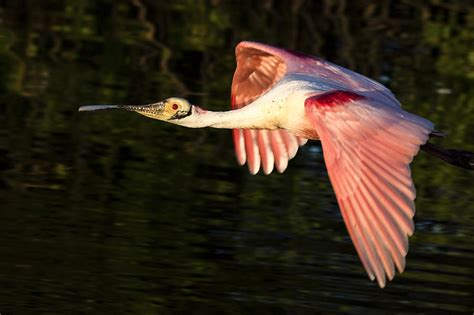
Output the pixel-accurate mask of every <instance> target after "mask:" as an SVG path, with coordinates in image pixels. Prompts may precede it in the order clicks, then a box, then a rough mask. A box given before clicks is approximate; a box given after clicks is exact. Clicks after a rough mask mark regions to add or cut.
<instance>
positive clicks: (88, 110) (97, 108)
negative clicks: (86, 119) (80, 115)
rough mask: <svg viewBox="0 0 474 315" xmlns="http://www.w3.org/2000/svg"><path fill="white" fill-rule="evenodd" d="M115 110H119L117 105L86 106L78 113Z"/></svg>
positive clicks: (80, 108)
mask: <svg viewBox="0 0 474 315" xmlns="http://www.w3.org/2000/svg"><path fill="white" fill-rule="evenodd" d="M113 108H119V106H117V105H85V106H81V107H79V109H78V111H79V112H90V111H94V110H101V109H113Z"/></svg>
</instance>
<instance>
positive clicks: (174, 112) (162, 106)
mask: <svg viewBox="0 0 474 315" xmlns="http://www.w3.org/2000/svg"><path fill="white" fill-rule="evenodd" d="M102 109H122V110H127V111H132V112H137V113H139V114H142V115H144V116H147V117H150V118H153V119H158V120H163V121H166V122H169V123H174V124H180V121H181V119H183V118H185V117H188V116H190V115H191V114H192V113H193V105H191V103H189V102H188V101H187V100H185V99H184V98H179V97H170V98H168V99H166V100H164V101H161V102H157V103H152V104H146V105H88V106H82V107H81V108H79V111H94V110H102Z"/></svg>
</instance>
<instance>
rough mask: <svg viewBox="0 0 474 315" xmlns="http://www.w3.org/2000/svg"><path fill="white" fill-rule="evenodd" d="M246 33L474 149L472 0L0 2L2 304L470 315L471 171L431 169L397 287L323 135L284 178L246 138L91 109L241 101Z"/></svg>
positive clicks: (423, 166)
mask: <svg viewBox="0 0 474 315" xmlns="http://www.w3.org/2000/svg"><path fill="white" fill-rule="evenodd" d="M241 40H257V41H262V42H266V43H270V44H275V45H280V46H284V47H288V48H293V49H298V50H301V51H305V52H308V53H311V54H314V55H318V56H320V57H323V58H326V59H329V60H331V61H333V62H335V63H338V64H341V65H343V66H346V67H349V68H351V69H354V70H356V71H359V72H361V73H363V74H365V75H367V76H369V77H372V78H375V79H378V80H380V81H382V82H383V83H384V84H387V85H388V86H389V87H390V88H391V89H392V90H393V91H394V93H395V94H396V95H397V96H398V97H399V99H400V100H401V102H402V103H403V104H404V107H406V108H407V109H408V110H410V111H413V112H415V113H417V114H419V115H421V116H424V117H426V118H428V119H430V120H431V121H433V122H435V123H436V126H437V128H438V129H439V130H442V131H445V132H447V133H448V137H446V139H442V140H438V141H439V142H440V143H442V144H443V145H445V146H447V147H454V148H463V149H466V150H471V151H474V143H473V139H474V134H473V132H472V131H473V130H474V129H473V128H474V125H473V121H474V119H473V118H474V89H473V88H472V86H473V83H474V6H473V5H472V4H470V3H469V2H461V1H447V0H446V1H444V0H429V1H421V0H420V1H408V0H400V1H388V0H382V1H377V2H374V1H368V0H367V1H364V0H360V1H344V0H325V1H304V0H296V1H291V0H284V1H272V0H265V1H248V0H245V1H221V0H210V1H203V0H200V1H189V0H180V1H168V2H166V1H145V0H142V1H141V0H130V1H120V2H116V1H112V0H99V1H91V0H83V1H59V0H44V1H27V0H21V1H18V0H15V1H13V0H4V1H0V79H1V81H0V204H1V210H2V211H1V214H0V222H2V223H0V238H1V239H2V240H3V245H0V254H1V256H2V257H4V259H3V262H1V263H0V270H1V271H0V276H1V278H0V285H1V286H2V287H4V288H11V289H10V290H8V292H7V293H5V294H4V296H3V297H2V298H0V305H4V304H5V305H8V304H10V305H11V304H12V303H15V304H16V305H15V306H16V307H14V306H11V310H12V312H13V310H15V311H17V312H20V313H25V312H31V311H32V310H33V309H35V310H39V311H44V310H48V309H49V310H51V308H50V307H51V306H52V305H54V307H53V309H54V311H55V312H59V311H70V310H74V311H76V312H77V311H79V312H80V311H83V312H91V311H95V312H102V313H103V312H104V311H107V312H110V311H114V310H115V311H117V312H127V311H129V312H132V313H146V312H152V311H161V312H165V311H168V312H169V311H170V310H175V311H182V312H185V311H189V310H191V309H193V310H194V311H195V313H209V311H210V310H213V311H216V310H217V311H219V310H220V312H221V313H223V312H225V313H236V314H241V313H247V312H251V313H254V312H255V310H256V309H258V310H260V311H262V312H267V313H274V312H278V311H280V312H281V311H282V310H284V311H286V312H291V313H293V312H298V311H308V310H319V311H328V312H335V311H346V312H347V311H353V312H362V311H365V309H363V308H365V307H368V308H371V309H372V311H377V310H381V309H384V310H386V309H387V305H389V306H390V308H391V309H392V310H394V311H403V310H406V306H407V305H409V306H410V307H411V309H410V310H411V311H420V312H429V311H434V310H436V311H439V310H443V311H445V312H455V311H469V312H470V311H472V300H473V299H472V295H471V294H470V293H469V292H472V291H470V289H472V286H473V283H472V277H471V275H472V271H473V269H472V264H470V262H472V258H473V254H472V253H473V247H472V246H473V245H472V241H471V240H472V237H473V236H474V235H473V229H472V226H473V225H474V216H473V211H472V210H474V209H473V206H472V205H473V204H474V194H473V193H472V174H469V173H467V172H465V171H463V170H460V169H455V168H453V167H450V166H448V165H446V164H443V163H442V162H439V161H437V160H435V159H434V158H431V157H428V156H426V155H424V154H420V156H419V157H417V158H416V159H415V162H414V165H413V176H414V180H415V184H416V186H417V189H418V199H417V208H418V214H417V217H416V222H417V232H416V234H415V237H414V238H412V241H413V242H412V244H413V246H412V249H413V250H412V251H413V252H415V253H418V254H409V256H408V264H407V265H408V270H407V273H406V274H405V275H404V276H402V277H399V278H397V280H396V283H392V284H391V285H390V286H389V287H388V289H386V290H385V291H384V293H383V294H382V293H380V292H379V291H377V290H374V287H373V286H371V284H370V283H369V281H368V280H367V279H366V278H365V274H364V271H363V270H362V268H361V267H360V264H359V262H358V259H357V257H356V256H355V252H354V250H353V248H352V245H351V243H350V241H349V239H348V237H347V235H346V232H345V228H344V226H343V224H342V223H341V219H340V217H339V213H338V210H337V205H336V202H335V200H334V197H333V193H332V190H331V186H330V184H329V181H328V179H327V176H326V172H325V169H324V165H323V161H322V156H321V154H320V151H319V146H318V144H317V143H311V144H309V145H307V146H306V147H305V149H303V150H302V152H301V153H300V154H299V156H298V157H297V158H296V159H295V160H293V161H292V162H290V167H289V169H288V171H287V172H286V173H285V174H283V175H272V176H268V177H266V176H265V177H264V176H257V177H252V176H249V175H247V173H246V170H245V169H243V168H240V167H238V166H237V165H236V163H235V162H234V158H233V153H232V144H231V140H230V139H231V138H230V134H229V132H225V131H218V130H188V129H184V128H177V127H175V126H170V125H165V124H160V123H157V122H156V121H152V120H148V119H144V118H143V117H139V116H138V115H131V114H128V113H101V114H100V115H99V114H97V115H95V114H90V115H88V114H86V115H80V116H79V115H78V114H77V108H78V107H79V106H80V105H83V104H85V103H146V102H150V101H155V100H159V99H163V98H165V97H169V96H172V95H177V96H184V97H188V98H190V99H191V100H192V101H193V102H195V103H197V104H202V106H204V107H206V108H210V109H227V108H228V107H229V101H228V100H229V90H230V84H231V79H232V72H233V70H234V67H235V61H234V52H233V51H234V46H235V45H236V43H238V42H239V41H241ZM325 253H328V254H325ZM336 253H340V254H339V256H338V254H336ZM434 260H435V261H437V262H439V263H438V264H436V265H434V264H432V263H431V262H432V261H434ZM410 266H414V267H410ZM440 266H441V269H442V270H443V272H441V273H440ZM469 279H471V280H469ZM420 286H423V290H420V289H419V288H420ZM421 291H422V292H421ZM12 301H14V302H12ZM366 301H371V305H370V307H369V306H364V307H363V306H362V305H364V304H365V302H366ZM440 301H442V302H440ZM438 302H439V304H438ZM8 310H9V309H8V307H5V308H3V307H2V308H0V311H1V312H2V313H3V312H5V313H7V311H8Z"/></svg>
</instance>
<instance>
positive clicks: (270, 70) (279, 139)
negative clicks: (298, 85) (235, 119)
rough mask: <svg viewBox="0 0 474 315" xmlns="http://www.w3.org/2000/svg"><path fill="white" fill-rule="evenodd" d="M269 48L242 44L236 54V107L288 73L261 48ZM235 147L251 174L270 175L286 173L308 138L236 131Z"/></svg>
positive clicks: (284, 133)
mask: <svg viewBox="0 0 474 315" xmlns="http://www.w3.org/2000/svg"><path fill="white" fill-rule="evenodd" d="M259 45H260V46H262V47H267V46H266V45H261V44H253V43H248V42H242V43H240V44H239V45H237V47H236V50H235V54H236V58H237V69H236V70H235V73H234V78H233V81H232V108H233V109H237V108H241V107H243V106H245V105H247V104H249V103H251V102H252V101H254V100H255V99H256V98H258V97H259V96H261V95H263V94H264V93H265V92H267V91H268V90H269V89H270V88H271V87H273V86H274V85H275V84H276V83H277V82H278V81H279V80H281V79H282V78H283V76H284V75H285V74H286V70H287V66H286V63H285V61H284V60H283V58H281V57H280V56H278V55H277V54H273V53H270V52H268V51H265V50H262V49H260V48H261V47H260V46H259ZM233 138H234V147H235V153H236V156H237V161H238V162H239V164H240V165H243V164H245V163H246V162H247V164H248V168H249V171H250V173H252V174H256V173H257V172H258V170H259V169H260V166H262V168H263V172H264V173H265V174H270V173H271V172H272V171H273V167H274V165H275V167H276V169H277V171H278V172H280V173H282V172H283V171H284V170H285V169H286V167H287V166H288V160H290V159H292V158H293V157H294V156H295V155H296V152H297V151H298V147H299V146H301V145H304V144H305V143H306V141H307V139H303V138H299V137H296V136H295V135H293V134H291V133H289V132H288V131H286V130H283V129H281V130H250V129H234V130H233Z"/></svg>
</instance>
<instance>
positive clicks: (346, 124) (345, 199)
mask: <svg viewBox="0 0 474 315" xmlns="http://www.w3.org/2000/svg"><path fill="white" fill-rule="evenodd" d="M305 110H306V113H307V115H308V117H309V119H310V120H311V122H312V124H313V126H314V128H315V129H316V132H317V133H318V135H319V136H320V138H321V143H322V147H323V152H324V159H325V163H326V166H327V169H328V173H329V178H330V179H331V183H332V186H333V188H334V191H335V193H336V197H337V200H338V203H339V207H340V209H341V212H342V216H343V218H344V222H345V224H346V227H347V230H348V231H349V235H350V237H351V239H352V242H353V243H354V246H355V248H356V250H357V253H358V254H359V257H360V259H361V261H362V264H363V265H364V268H365V270H366V271H367V273H368V275H369V278H370V279H371V280H374V279H377V282H378V284H379V286H380V287H384V286H385V283H386V278H387V279H388V280H391V279H392V278H393V277H394V275H395V266H396V268H397V269H398V270H399V272H402V271H403V269H404V267H405V256H406V254H407V251H408V236H410V235H412V234H413V230H414V225H413V216H414V213H415V205H414V199H415V195H416V192H415V188H414V186H413V182H412V179H411V172H410V167H409V164H410V162H411V161H412V159H413V156H415V155H416V154H417V152H418V150H419V147H420V145H422V144H424V143H425V142H426V141H427V139H428V135H429V134H430V132H431V131H432V130H433V124H432V123H431V122H429V121H427V120H425V119H423V118H421V117H418V116H416V115H413V114H410V113H407V112H405V111H403V110H402V109H400V108H395V107H393V106H387V105H384V104H382V103H378V102H377V103H376V102H374V101H373V100H371V99H368V98H366V97H364V96H362V95H360V94H355V93H352V92H345V91H332V92H327V93H324V94H319V95H316V96H313V97H309V98H308V99H306V101H305Z"/></svg>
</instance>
